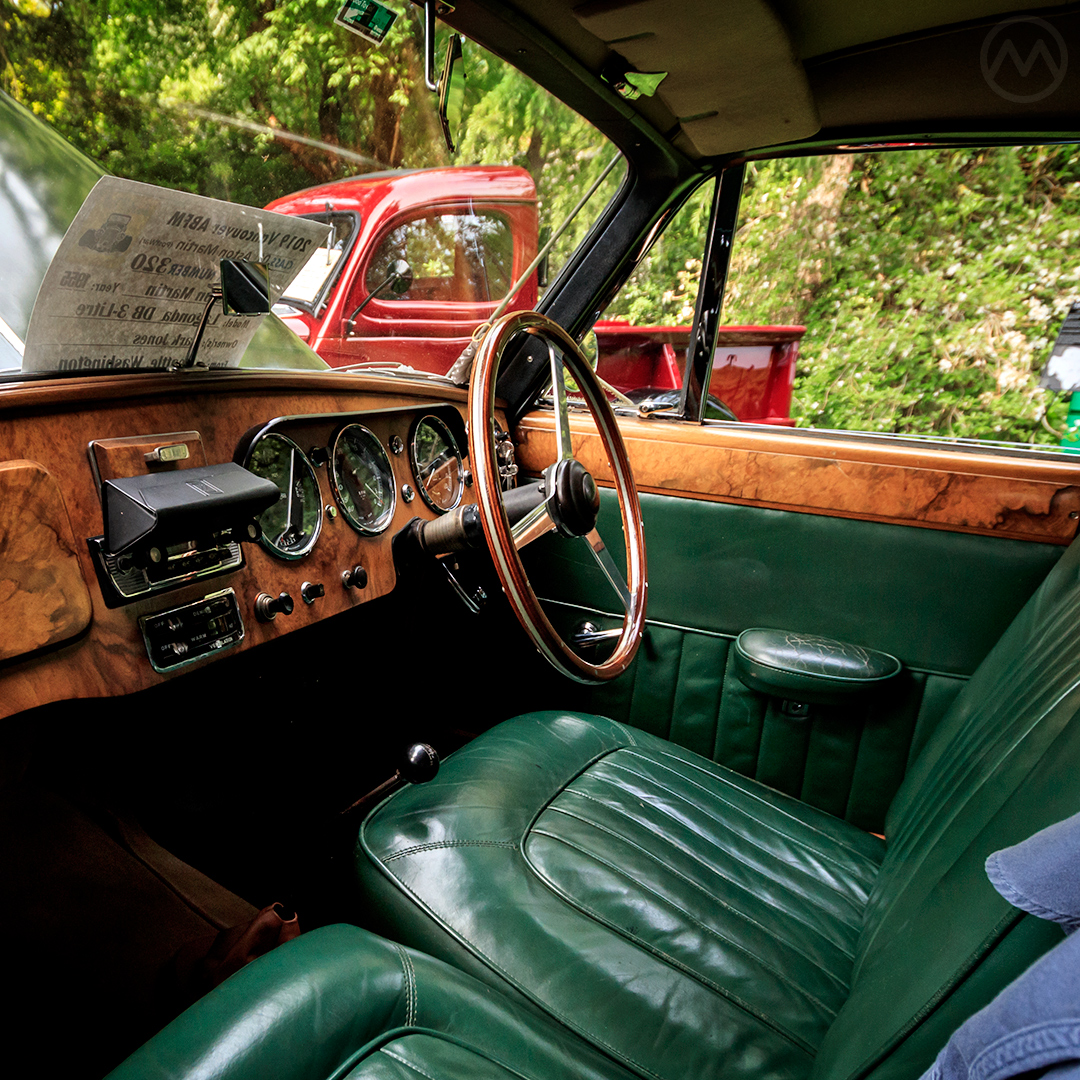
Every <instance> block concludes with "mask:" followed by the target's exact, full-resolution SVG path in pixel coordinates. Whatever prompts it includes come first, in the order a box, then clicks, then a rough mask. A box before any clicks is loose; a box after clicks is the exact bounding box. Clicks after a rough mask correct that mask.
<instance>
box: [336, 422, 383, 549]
mask: <svg viewBox="0 0 1080 1080" xmlns="http://www.w3.org/2000/svg"><path fill="white" fill-rule="evenodd" d="M330 456H331V470H330V482H331V484H332V485H333V488H334V497H335V498H336V499H337V501H338V505H339V506H340V507H341V511H342V513H343V514H344V515H345V517H346V518H347V519H348V521H349V524H350V525H352V527H353V528H354V529H356V530H357V532H362V533H366V534H369V535H370V534H373V533H380V532H382V531H383V529H385V528H386V527H387V526H388V525H389V524H390V519H391V518H392V517H393V516H394V507H395V506H396V504H397V491H396V490H395V487H394V473H393V470H392V468H391V467H390V459H389V458H388V457H387V456H386V451H385V450H384V449H383V448H382V443H380V442H379V440H378V439H377V438H376V437H375V436H374V435H373V434H372V433H371V432H370V431H368V429H367V428H366V427H362V426H361V425H360V424H348V425H346V426H345V427H343V428H342V429H341V431H339V432H338V437H337V438H336V439H335V440H334V449H333V452H332V454H331V455H330Z"/></svg>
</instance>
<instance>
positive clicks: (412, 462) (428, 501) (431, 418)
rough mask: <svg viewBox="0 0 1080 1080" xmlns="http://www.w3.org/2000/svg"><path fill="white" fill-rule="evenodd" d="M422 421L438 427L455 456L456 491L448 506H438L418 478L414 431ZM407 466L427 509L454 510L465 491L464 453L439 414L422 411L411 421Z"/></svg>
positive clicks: (445, 512) (415, 431) (441, 511)
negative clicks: (456, 467) (456, 470)
mask: <svg viewBox="0 0 1080 1080" xmlns="http://www.w3.org/2000/svg"><path fill="white" fill-rule="evenodd" d="M424 423H430V424H433V425H435V426H436V427H438V428H440V429H441V431H442V435H443V437H444V438H445V439H446V441H447V443H449V445H450V447H451V449H452V450H453V451H454V454H455V455H456V456H457V460H458V482H457V492H456V493H455V494H454V501H453V502H452V503H451V504H450V505H449V506H438V505H437V504H436V503H435V501H434V500H433V499H432V498H431V497H430V496H429V495H428V492H427V489H426V488H425V487H424V484H423V482H422V481H421V479H420V470H419V468H418V467H417V463H416V433H417V432H418V431H419V430H420V425H421V424H424ZM409 468H411V469H412V474H413V479H414V480H415V481H416V490H417V491H418V492H419V493H420V498H421V499H423V500H424V505H425V506H427V507H428V508H429V509H431V510H434V511H435V513H436V514H448V513H449V512H450V511H451V510H455V509H457V507H458V506H460V505H461V497H462V495H464V493H465V455H464V454H462V452H461V445H460V444H459V443H458V441H457V439H456V438H454V433H453V432H452V431H451V430H450V425H449V424H448V423H447V422H446V421H445V420H443V419H442V417H441V416H436V415H435V414H434V413H424V414H423V415H422V416H419V417H417V418H416V419H415V420H414V421H413V425H412V428H411V429H410V431H409Z"/></svg>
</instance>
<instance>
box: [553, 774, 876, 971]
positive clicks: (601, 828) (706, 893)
mask: <svg viewBox="0 0 1080 1080" xmlns="http://www.w3.org/2000/svg"><path fill="white" fill-rule="evenodd" d="M571 794H574V795H577V796H579V797H580V798H583V799H589V800H591V801H593V802H596V801H597V800H595V799H593V798H592V796H591V795H586V794H584V793H583V792H578V791H574V792H571ZM600 805H601V806H605V807H606V806H607V804H606V803H600ZM549 809H550V810H551V811H553V812H555V813H560V814H564V815H565V816H566V817H570V818H573V819H574V820H575V821H580V822H582V824H584V825H589V826H591V827H592V828H594V829H598V830H599V831H600V832H604V833H607V834H608V835H609V836H613V837H615V839H617V840H621V841H623V842H624V843H626V844H628V845H629V846H630V847H632V848H635V849H636V850H637V851H640V852H641V853H642V854H643V855H645V856H646V857H647V858H649V859H652V860H653V861H654V862H656V863H658V864H659V865H660V866H661V867H662V868H663V869H664V870H666V871H667V872H668V873H670V874H672V875H673V876H675V877H677V878H679V879H680V880H681V881H684V882H686V884H687V885H689V886H690V887H691V888H693V889H695V890H697V891H698V892H700V893H702V895H704V896H705V897H706V898H707V899H708V900H709V902H710V903H713V904H719V905H720V906H721V907H723V908H726V909H727V910H728V911H730V912H731V913H732V914H733V915H737V916H738V917H739V918H741V919H744V920H745V921H746V922H748V923H750V925H751V926H755V927H757V928H758V929H759V930H762V931H764V932H765V933H766V934H768V935H769V936H770V937H772V938H773V939H774V940H776V941H777V942H778V943H779V944H781V945H783V946H785V947H786V948H790V949H791V950H792V951H793V952H797V953H798V954H799V955H800V956H802V957H803V958H804V959H806V960H807V961H808V962H809V963H811V964H813V965H814V966H815V967H817V968H819V969H820V970H821V971H823V972H825V974H826V975H828V976H829V977H830V978H831V979H833V981H834V982H836V983H837V984H838V985H839V986H841V987H843V989H845V990H847V989H848V984H847V983H846V982H844V981H842V980H841V979H839V978H837V977H836V976H835V975H833V974H832V972H830V971H828V970H826V969H825V968H822V967H821V965H820V963H818V961H816V960H815V959H814V958H813V957H812V956H809V955H808V954H807V953H805V952H803V950H802V949H800V948H799V946H798V945H797V944H796V943H795V942H793V941H789V940H787V939H785V938H782V937H780V936H779V935H778V934H777V933H776V932H775V931H774V930H773V929H772V928H771V927H768V926H765V925H764V924H763V923H760V922H758V921H757V919H755V918H753V917H752V916H750V915H748V914H747V913H746V912H744V911H741V910H739V909H738V908H736V907H733V906H732V905H731V904H729V903H728V902H727V901H726V900H723V899H721V898H720V897H719V896H715V895H714V894H713V893H710V892H709V891H708V889H706V888H705V886H704V885H700V884H698V882H696V881H694V879H693V878H691V877H688V876H687V875H685V874H683V873H682V872H681V871H679V870H676V869H675V868H674V867H673V866H672V865H671V864H670V863H666V862H664V860H663V859H661V858H660V856H659V855H655V854H653V853H652V852H651V851H649V849H648V848H645V847H642V846H641V845H640V844H637V843H635V842H634V841H633V840H631V839H630V838H629V837H627V836H622V835H620V834H619V833H617V832H615V830H614V829H609V828H607V827H606V826H604V825H601V824H600V823H599V822H596V821H590V820H589V819H588V818H584V817H581V816H579V815H577V814H572V813H570V811H569V810H565V809H563V808H562V807H559V806H552V807H550V808H549ZM610 809H611V810H613V811H614V812H615V813H622V814H623V816H624V817H627V818H628V820H630V821H633V820H634V819H633V818H630V817H629V815H627V814H625V813H623V812H622V811H620V810H619V809H618V808H617V807H611V808H610ZM669 843H670V846H672V847H675V848H677V849H678V850H679V851H681V852H683V853H684V854H685V855H687V857H689V858H691V859H693V860H694V861H695V862H696V863H698V864H699V865H700V866H701V867H702V868H703V869H705V870H707V871H708V872H709V873H712V874H715V875H716V876H717V877H718V878H721V879H722V880H723V881H725V882H727V883H728V884H729V885H731V886H732V887H733V888H735V889H738V890H739V891H740V892H749V890H748V889H747V888H746V886H745V885H740V884H739V883H738V882H737V881H735V880H734V879H733V878H730V877H728V875H727V874H725V873H724V872H723V871H722V870H720V869H719V868H715V867H712V866H709V864H708V863H706V862H704V861H703V860H701V859H700V858H699V857H698V856H697V855H695V854H694V853H693V852H692V851H688V850H687V849H686V848H684V847H682V845H680V844H675V843H671V842H670V841H669ZM777 884H779V885H780V886H781V887H784V886H783V883H782V882H777ZM789 891H791V890H789ZM754 895H755V897H756V898H757V899H758V900H760V901H761V902H762V903H763V904H765V905H766V906H767V907H771V908H773V909H774V910H775V911H778V912H780V913H781V914H782V915H785V916H787V917H788V918H790V919H791V921H792V922H796V923H798V924H799V925H800V926H802V927H805V928H806V929H807V930H809V931H810V932H811V933H813V934H816V935H817V936H818V937H819V938H821V940H822V941H824V942H825V943H826V944H827V945H830V946H832V947H833V948H834V949H836V951H837V952H839V953H840V955H841V956H843V957H845V958H846V959H847V960H852V961H853V960H854V959H855V954H854V953H853V952H848V950H847V949H845V948H844V947H843V946H842V945H840V944H839V943H837V942H836V941H834V940H833V939H832V938H830V937H829V936H828V935H826V934H824V933H823V932H822V931H821V930H820V929H819V928H818V927H816V926H814V924H813V923H809V922H806V920H804V919H801V918H799V916H798V915H796V914H795V913H794V912H790V911H785V910H784V908H782V907H781V906H780V905H779V904H774V903H773V902H772V901H770V900H767V899H765V898H764V897H763V896H760V895H758V894H754ZM803 899H810V898H807V897H803ZM817 910H819V911H820V910H821V909H820V908H818V909H817ZM845 925H846V924H845Z"/></svg>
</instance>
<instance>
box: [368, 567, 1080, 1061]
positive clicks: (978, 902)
mask: <svg viewBox="0 0 1080 1080" xmlns="http://www.w3.org/2000/svg"><path fill="white" fill-rule="evenodd" d="M1078 565H1080V546H1077V545H1073V547H1072V548H1071V549H1070V550H1069V551H1068V552H1067V553H1066V554H1065V556H1063V558H1062V559H1061V560H1060V562H1059V563H1058V564H1057V566H1056V567H1055V568H1054V570H1053V571H1052V572H1051V573H1050V575H1049V576H1048V578H1047V580H1046V581H1045V582H1044V583H1043V585H1042V586H1041V587H1040V589H1039V590H1038V591H1037V593H1036V595H1035V596H1034V597H1033V598H1032V600H1031V601H1030V602H1029V603H1028V604H1027V606H1026V607H1025V608H1024V610H1023V611H1022V612H1021V614H1020V615H1019V616H1018V617H1017V619H1016V620H1015V621H1014V623H1013V625H1012V626H1011V627H1010V628H1009V630H1008V631H1007V632H1006V634H1005V635H1004V636H1003V638H1002V639H1001V641H1000V642H999V643H998V645H997V646H996V647H995V648H994V649H993V650H992V652H991V654H990V655H989V656H988V658H987V659H986V661H985V662H984V663H983V664H982V665H981V666H980V668H979V670H978V671H977V673H976V675H975V676H974V677H973V678H972V680H971V681H970V682H969V684H968V685H967V686H966V687H965V689H964V691H963V692H962V693H961V694H960V696H959V697H958V699H957V700H956V702H955V703H954V706H953V707H952V709H951V710H950V711H949V712H948V714H947V715H946V716H945V718H944V719H943V721H942V723H941V724H940V726H939V728H938V730H937V731H936V732H935V733H934V735H933V736H932V737H931V738H930V740H929V741H928V743H927V745H926V747H925V748H924V750H923V752H922V753H921V754H920V756H919V758H918V759H917V760H916V761H915V762H914V763H913V765H912V767H911V768H910V770H909V772H908V775H907V777H906V778H905V780H904V783H903V785H902V786H901V788H900V790H899V792H898V794H897V796H896V798H895V799H894V801H893V803H892V806H891V809H890V812H889V817H888V823H887V829H886V835H887V843H885V844H883V843H881V842H880V841H879V840H878V839H877V838H875V837H872V836H869V835H867V834H865V833H862V832H861V831H859V830H858V829H856V828H855V827H853V826H851V825H849V824H848V823H846V822H843V821H840V820H839V819H836V818H831V817H829V816H827V815H825V814H822V813H820V812H818V811H815V810H813V809H812V808H809V807H806V806H805V805H803V804H800V803H798V802H796V801H794V800H791V799H789V798H787V797H785V796H782V795H779V794H778V793H776V792H772V791H770V790H769V789H767V788H764V787H763V786H761V785H760V784H757V783H755V782H754V781H752V780H748V779H746V778H744V777H740V776H737V775H736V774H734V773H732V772H730V771H729V770H726V769H723V768H722V767H720V766H716V765H713V764H712V763H710V762H707V761H705V760H704V759H702V758H698V757H696V755H693V754H691V753H689V752H688V751H684V750H681V749H679V748H677V747H674V746H672V745H671V744H669V743H666V742H664V741H663V740H660V739H656V738H653V737H652V736H649V735H646V734H644V733H642V732H640V731H635V730H632V729H629V728H626V727H624V726H622V725H619V724H615V723H613V722H612V721H609V720H604V719H602V718H598V717H588V716H576V715H573V714H562V713H550V714H531V715H529V716H526V717H520V718H518V719H517V720H515V721H511V722H509V723H507V724H504V725H500V726H499V727H498V728H496V729H494V730H493V731H492V732H489V733H488V734H487V735H485V736H482V737H481V738H480V739H478V740H476V741H475V742H474V743H472V744H470V745H469V746H467V747H465V748H464V749H463V750H462V751H459V753H458V754H456V755H454V756H453V757H452V758H451V759H449V760H448V761H447V762H446V763H445V765H444V767H443V770H442V771H441V772H440V775H439V777H438V778H437V779H436V780H435V781H433V782H432V783H431V784H428V785H424V786H423V787H419V788H413V789H406V790H403V791H401V792H399V793H398V794H397V795H395V796H394V797H393V798H391V799H390V800H388V802H387V803H385V804H384V805H383V806H382V807H381V808H380V809H379V810H378V811H377V812H376V813H375V814H374V815H372V817H371V818H369V819H368V821H367V822H366V823H365V826H364V828H363V830H362V833H361V847H362V849H363V852H362V854H361V855H360V856H359V857H358V868H359V872H360V875H361V878H362V880H363V882H364V885H365V888H366V891H367V893H368V895H369V897H370V899H371V901H372V912H373V914H374V915H375V916H376V917H378V918H380V919H381V920H382V926H383V928H384V929H386V930H387V931H388V932H389V933H391V934H392V935H394V936H397V937H399V938H401V939H402V940H405V941H408V942H409V943H411V944H414V945H417V946H419V947H421V948H423V949H425V950H427V951H431V952H434V953H435V954H437V955H440V956H442V957H444V958H446V959H449V960H451V961H452V962H454V963H456V964H457V965H459V966H461V967H463V968H466V969H467V970H469V971H471V972H473V973H474V974H477V975H479V976H480V977H481V978H484V979H486V980H487V981H488V982H490V983H492V984H493V985H496V986H499V987H501V988H502V989H503V990H505V991H506V992H508V993H510V994H512V995H516V996H521V997H525V998H527V999H528V1000H530V1001H532V1002H534V1003H536V1004H538V1005H540V1006H541V1007H542V1008H544V1009H545V1010H546V1011H548V1012H549V1013H550V1014H552V1015H553V1016H555V1017H556V1018H557V1019H559V1020H560V1021H562V1022H563V1023H564V1024H566V1025H567V1026H569V1027H571V1028H573V1029H574V1030H575V1031H577V1032H579V1033H580V1034H581V1035H583V1036H584V1037H585V1038H587V1039H588V1040H589V1041H590V1042H592V1043H594V1044H595V1045H598V1046H600V1047H601V1048H603V1049H604V1050H606V1051H607V1052H608V1053H610V1054H611V1055H612V1056H613V1057H615V1058H616V1059H618V1060H619V1061H621V1062H622V1063H623V1064H624V1065H626V1066H627V1067H629V1068H631V1069H633V1070H635V1071H637V1072H639V1073H640V1074H643V1075H647V1076H654V1077H662V1078H665V1080H690V1078H696V1077H701V1076H708V1075H716V1076H719V1075H723V1076H725V1077H731V1076H745V1077H747V1078H749V1077H761V1076H763V1075H768V1076H782V1077H807V1076H812V1077H814V1078H815V1080H816V1078H819V1077H820V1078H826V1077H827V1078H829V1080H833V1078H836V1080H840V1078H847V1077H861V1076H867V1075H873V1076H875V1077H880V1078H882V1080H884V1078H885V1077H892V1076H896V1077H915V1076H918V1075H919V1073H920V1072H921V1071H922V1070H923V1069H925V1068H926V1067H927V1066H928V1065H929V1064H930V1062H931V1061H932V1060H933V1057H934V1055H935V1054H936V1052H937V1051H938V1049H940V1047H941V1046H942V1045H943V1044H944V1042H945V1041H946V1039H947V1038H948V1036H949V1034H950V1033H951V1031H952V1030H953V1029H954V1028H955V1027H956V1026H957V1025H958V1024H959V1023H961V1022H962V1021H963V1020H964V1019H965V1018H966V1017H967V1016H968V1015H970V1014H971V1013H972V1012H974V1011H975V1010H976V1009H978V1008H980V1007H981V1006H982V1005H984V1004H985V1003H986V1002H987V1001H989V1000H990V998H992V997H993V996H994V994H995V993H996V992H997V991H998V990H999V989H1000V988H1001V987H1002V986H1003V985H1004V984H1005V983H1006V982H1008V981H1009V980H1010V979H1011V978H1013V977H1014V976H1015V975H1017V974H1019V972H1020V971H1022V970H1023V969H1024V968H1025V967H1026V966H1027V965H1028V964H1029V963H1030V962H1031V961H1032V960H1033V959H1034V958H1035V957H1036V956H1038V955H1039V954H1040V953H1041V952H1043V951H1045V949H1047V948H1049V947H1050V946H1051V945H1052V944H1054V943H1055V942H1056V941H1057V940H1060V936H1061V931H1060V930H1059V929H1058V928H1057V927H1056V926H1052V925H1050V924H1045V923H1041V922H1039V921H1038V920H1034V919H1031V918H1030V917H1026V916H1025V917H1023V918H1021V917H1020V916H1019V915H1018V913H1016V912H1015V910H1014V909H1012V908H1011V907H1010V906H1009V905H1008V904H1007V903H1006V902H1005V901H1004V900H1003V899H1002V898H1001V897H1000V896H999V895H998V894H997V893H996V892H995V890H994V889H993V888H992V887H991V886H990V884H989V882H988V881H987V879H986V876H985V874H984V871H983V862H984V860H985V858H986V856H987V855H988V854H989V853H990V852H992V851H994V850H995V849H997V848H1000V847H1003V846H1005V845H1008V844H1013V843H1015V842H1017V841H1019V840H1021V839H1023V838H1024V837H1026V836H1028V835H1030V834H1031V833H1032V832H1034V831H1036V830H1037V829H1040V828H1042V827H1044V826H1046V825H1048V824H1050V823H1052V822H1054V821H1056V820H1059V819H1061V818H1063V817H1066V816H1068V815H1069V814H1071V813H1074V812H1076V811H1077V810H1078V809H1080V723H1071V721H1072V720H1073V718H1074V716H1075V714H1076V713H1077V710H1078V709H1080V574H1078Z"/></svg>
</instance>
